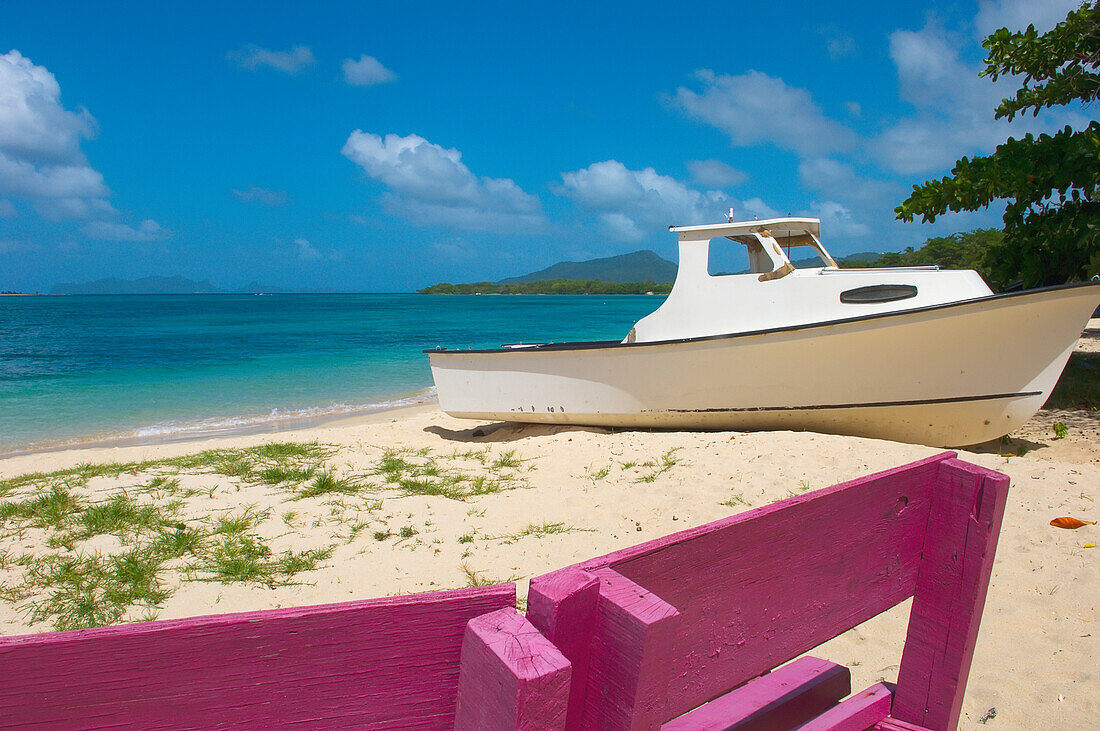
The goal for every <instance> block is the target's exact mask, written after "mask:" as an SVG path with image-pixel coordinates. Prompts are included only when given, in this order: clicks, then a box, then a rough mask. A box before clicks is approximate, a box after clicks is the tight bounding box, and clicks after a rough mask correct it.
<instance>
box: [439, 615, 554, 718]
mask: <svg viewBox="0 0 1100 731" xmlns="http://www.w3.org/2000/svg"><path fill="white" fill-rule="evenodd" d="M569 676H570V668H569V661H568V660H567V659H565V656H564V655H562V654H561V652H559V651H558V648H556V647H554V645H553V643H551V642H550V640H548V639H546V638H545V637H543V636H542V634H540V633H539V631H538V629H536V628H535V626H534V625H532V624H531V623H530V622H528V621H527V620H526V619H524V617H523V615H522V614H520V613H519V612H517V611H516V610H515V609H513V608H511V607H509V608H506V609H498V610H497V611H495V612H490V613H489V614H485V615H482V616H480V617H476V618H474V619H471V620H470V623H469V624H468V625H466V634H465V636H464V637H463V640H462V661H461V670H460V671H459V676H458V703H457V708H456V711H455V726H454V727H455V729H458V731H464V730H465V729H470V731H482V730H483V729H516V731H521V730H522V731H534V730H535V729H564V728H565V712H566V708H567V706H568V703H569Z"/></svg>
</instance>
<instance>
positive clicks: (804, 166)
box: [798, 157, 905, 208]
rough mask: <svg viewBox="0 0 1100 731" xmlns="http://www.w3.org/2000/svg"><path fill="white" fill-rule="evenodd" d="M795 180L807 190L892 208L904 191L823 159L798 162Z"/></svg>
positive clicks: (839, 162)
mask: <svg viewBox="0 0 1100 731" xmlns="http://www.w3.org/2000/svg"><path fill="white" fill-rule="evenodd" d="M798 179H799V182H800V183H801V184H802V187H804V188H807V189H809V190H815V191H818V192H821V193H827V194H829V195H833V196H838V197H840V198H841V199H842V200H846V201H858V202H860V203H866V204H874V205H877V206H879V207H883V206H886V207H888V208H893V205H894V202H895V201H897V200H900V199H901V198H900V197H901V196H903V194H904V191H905V188H904V187H902V186H898V185H894V184H892V183H888V182H886V181H883V180H874V179H870V178H867V177H864V176H862V175H860V174H859V173H857V172H856V170H855V168H854V167H852V166H851V165H849V164H848V163H845V162H841V161H839V160H835V159H832V158H826V157H815V158H808V159H805V160H802V161H801V162H799V164H798Z"/></svg>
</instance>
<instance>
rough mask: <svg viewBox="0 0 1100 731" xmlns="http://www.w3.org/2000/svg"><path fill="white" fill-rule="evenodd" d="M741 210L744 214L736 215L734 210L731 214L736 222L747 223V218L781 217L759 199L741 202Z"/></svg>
mask: <svg viewBox="0 0 1100 731" xmlns="http://www.w3.org/2000/svg"><path fill="white" fill-rule="evenodd" d="M741 208H742V209H743V210H744V211H745V214H744V215H741V214H738V212H737V210H736V209H735V210H734V212H733V213H734V217H735V219H736V220H742V221H747V220H748V219H749V216H752V217H753V218H779V217H780V216H782V215H783V214H782V213H780V212H779V211H777V210H775V209H774V208H772V207H771V206H769V205H768V204H767V203H765V202H764V201H762V200H761V199H759V198H749V199H748V200H747V201H742V203H741Z"/></svg>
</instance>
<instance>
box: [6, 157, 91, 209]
mask: <svg viewBox="0 0 1100 731" xmlns="http://www.w3.org/2000/svg"><path fill="white" fill-rule="evenodd" d="M0 193H6V194H8V195H14V196H19V197H23V198H102V197H104V196H106V195H107V194H108V191H107V186H106V185H104V183H103V176H102V175H100V174H99V172H97V171H96V170H93V169H92V168H91V167H89V166H88V165H87V164H84V165H79V164H77V165H51V164H41V163H39V164H35V163H32V162H30V161H29V160H19V159H17V158H14V157H11V156H9V154H7V153H6V152H5V151H3V150H2V149H0Z"/></svg>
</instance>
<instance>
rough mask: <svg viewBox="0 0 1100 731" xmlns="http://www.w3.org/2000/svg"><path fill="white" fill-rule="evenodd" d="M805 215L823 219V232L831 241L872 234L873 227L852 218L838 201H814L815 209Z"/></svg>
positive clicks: (848, 211)
mask: <svg viewBox="0 0 1100 731" xmlns="http://www.w3.org/2000/svg"><path fill="white" fill-rule="evenodd" d="M803 215H807V216H812V217H814V218H819V219H821V230H822V232H824V233H826V234H827V235H828V236H829V238H830V239H835V238H840V237H847V238H864V237H866V236H869V235H870V234H871V227H870V226H868V225H867V224H865V223H861V222H859V221H857V220H855V218H853V216H852V212H851V211H850V210H848V208H846V207H845V206H843V205H841V204H840V203H837V202H836V201H820V202H818V201H814V202H813V208H812V209H811V210H810V211H807V212H805V213H804V214H803Z"/></svg>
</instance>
